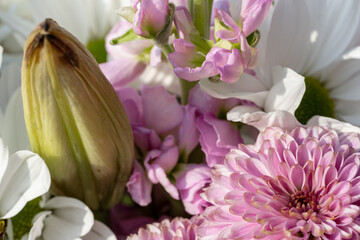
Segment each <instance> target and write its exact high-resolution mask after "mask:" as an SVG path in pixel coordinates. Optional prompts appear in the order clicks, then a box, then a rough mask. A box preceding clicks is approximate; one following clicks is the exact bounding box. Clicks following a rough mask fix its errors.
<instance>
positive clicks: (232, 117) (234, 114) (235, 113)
mask: <svg viewBox="0 0 360 240" xmlns="http://www.w3.org/2000/svg"><path fill="white" fill-rule="evenodd" d="M258 111H261V109H259V108H257V107H253V106H247V105H240V106H237V107H234V108H233V109H231V110H230V111H229V112H228V113H227V114H226V118H227V120H229V121H233V122H241V120H240V119H241V118H242V116H243V115H244V114H245V113H253V112H258Z"/></svg>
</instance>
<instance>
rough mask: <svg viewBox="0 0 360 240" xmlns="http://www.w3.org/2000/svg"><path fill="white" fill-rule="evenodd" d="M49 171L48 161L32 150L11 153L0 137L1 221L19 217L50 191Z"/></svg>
mask: <svg viewBox="0 0 360 240" xmlns="http://www.w3.org/2000/svg"><path fill="white" fill-rule="evenodd" d="M50 183H51V179H50V173H49V170H48V168H47V166H46V164H45V163H44V161H43V160H42V159H41V158H40V157H39V156H38V155H37V154H35V153H32V152H30V151H18V152H16V153H14V154H12V155H11V156H10V158H9V151H8V148H7V147H6V145H5V144H4V142H3V141H2V139H1V138H0V219H8V218H11V217H13V216H15V215H16V214H17V213H19V212H20V211H21V209H23V207H24V206H25V205H26V203H27V202H28V201H30V200H32V199H34V198H36V197H39V196H41V195H42V194H44V193H46V192H47V191H48V190H49V187H50Z"/></svg>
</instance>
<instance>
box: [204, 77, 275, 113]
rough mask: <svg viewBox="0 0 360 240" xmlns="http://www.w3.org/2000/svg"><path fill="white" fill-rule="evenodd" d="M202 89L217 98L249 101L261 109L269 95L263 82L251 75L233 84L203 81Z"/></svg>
mask: <svg viewBox="0 0 360 240" xmlns="http://www.w3.org/2000/svg"><path fill="white" fill-rule="evenodd" d="M200 87H201V89H202V90H203V91H205V92H207V93H208V94H210V95H211V96H213V97H215V98H220V99H226V98H232V97H234V98H238V99H244V100H249V101H252V102H254V103H255V104H256V105H257V106H259V107H263V106H264V102H265V98H266V97H267V94H268V91H267V89H266V87H265V86H264V85H263V84H262V82H261V81H259V80H258V79H257V78H255V77H253V76H251V75H249V74H243V75H242V76H241V77H240V79H239V80H238V81H237V82H235V83H233V84H228V83H224V82H213V81H210V80H208V79H202V80H200Z"/></svg>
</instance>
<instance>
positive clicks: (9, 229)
mask: <svg viewBox="0 0 360 240" xmlns="http://www.w3.org/2000/svg"><path fill="white" fill-rule="evenodd" d="M6 236H7V240H13V239H14V230H13V226H12V222H11V219H8V222H7V227H6ZM5 239H6V238H5Z"/></svg>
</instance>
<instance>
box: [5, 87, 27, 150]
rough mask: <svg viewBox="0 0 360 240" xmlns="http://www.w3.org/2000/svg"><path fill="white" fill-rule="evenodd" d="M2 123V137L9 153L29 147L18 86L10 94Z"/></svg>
mask: <svg viewBox="0 0 360 240" xmlns="http://www.w3.org/2000/svg"><path fill="white" fill-rule="evenodd" d="M3 124H4V129H3V133H2V137H3V138H4V140H5V141H6V143H7V144H8V146H9V152H10V154H12V153H14V152H15V151H17V150H20V149H30V142H29V137H28V135H27V131H26V126H25V120H24V110H23V105H22V97H21V89H20V88H18V90H16V91H15V93H14V94H13V95H12V96H11V99H10V101H9V103H8V106H7V108H6V112H5V115H4V121H3Z"/></svg>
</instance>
